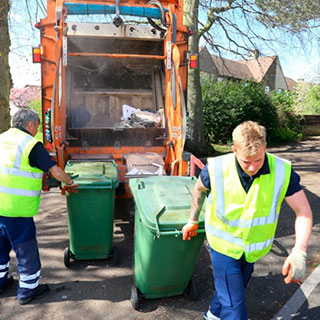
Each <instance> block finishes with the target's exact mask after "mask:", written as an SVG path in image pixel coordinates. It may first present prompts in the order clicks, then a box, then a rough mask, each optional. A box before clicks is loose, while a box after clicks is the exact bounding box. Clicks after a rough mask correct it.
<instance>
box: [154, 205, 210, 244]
mask: <svg viewBox="0 0 320 320" xmlns="http://www.w3.org/2000/svg"><path fill="white" fill-rule="evenodd" d="M165 211H166V206H163V207H162V208H161V209H160V211H159V212H158V213H157V214H156V230H157V233H156V235H155V238H160V237H161V236H175V237H179V236H180V235H182V230H178V229H176V230H171V231H160V226H159V219H160V217H161V216H162V215H163V214H164V213H165ZM204 232H205V229H204V228H203V229H199V230H198V233H204Z"/></svg>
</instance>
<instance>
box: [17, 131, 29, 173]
mask: <svg viewBox="0 0 320 320" xmlns="http://www.w3.org/2000/svg"><path fill="white" fill-rule="evenodd" d="M31 139H33V137H32V136H30V135H29V134H27V135H26V137H25V138H24V139H23V140H22V141H21V143H20V144H19V145H18V148H17V151H16V156H15V158H14V163H13V167H14V168H17V169H19V168H20V164H21V158H22V153H23V150H24V148H25V146H26V145H27V143H28V142H29V141H30V140H31Z"/></svg>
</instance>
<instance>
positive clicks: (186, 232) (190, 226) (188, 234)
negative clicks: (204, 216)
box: [182, 222, 198, 240]
mask: <svg viewBox="0 0 320 320" xmlns="http://www.w3.org/2000/svg"><path fill="white" fill-rule="evenodd" d="M197 233H198V222H188V223H187V224H186V225H184V227H183V228H182V239H183V240H191V238H192V237H195V236H196V235H197Z"/></svg>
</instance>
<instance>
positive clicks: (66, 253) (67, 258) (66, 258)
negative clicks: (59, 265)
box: [64, 247, 71, 268]
mask: <svg viewBox="0 0 320 320" xmlns="http://www.w3.org/2000/svg"><path fill="white" fill-rule="evenodd" d="M70 258H71V253H70V249H69V247H67V248H65V249H64V265H65V266H66V267H67V268H69V267H70Z"/></svg>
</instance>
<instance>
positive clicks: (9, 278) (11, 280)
mask: <svg viewBox="0 0 320 320" xmlns="http://www.w3.org/2000/svg"><path fill="white" fill-rule="evenodd" d="M13 282H14V279H13V276H8V278H7V281H6V282H5V283H4V286H3V287H2V288H0V294H1V293H2V292H3V291H4V290H5V289H6V288H8V287H9V286H11V285H12V284H13Z"/></svg>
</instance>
